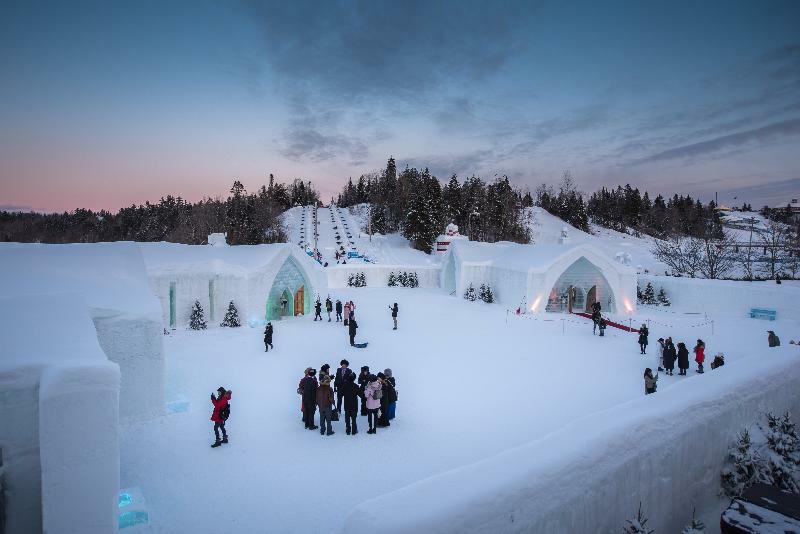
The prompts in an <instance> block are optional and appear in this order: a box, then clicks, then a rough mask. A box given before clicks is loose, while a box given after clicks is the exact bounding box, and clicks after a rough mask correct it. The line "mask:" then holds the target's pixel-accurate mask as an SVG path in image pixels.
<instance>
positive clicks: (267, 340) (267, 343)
mask: <svg viewBox="0 0 800 534" xmlns="http://www.w3.org/2000/svg"><path fill="white" fill-rule="evenodd" d="M274 348H275V347H273V346H272V323H267V327H266V328H264V352H269V349H274Z"/></svg>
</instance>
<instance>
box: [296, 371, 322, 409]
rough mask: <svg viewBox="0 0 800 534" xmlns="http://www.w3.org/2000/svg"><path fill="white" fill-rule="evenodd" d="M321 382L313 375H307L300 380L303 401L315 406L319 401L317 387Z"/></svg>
mask: <svg viewBox="0 0 800 534" xmlns="http://www.w3.org/2000/svg"><path fill="white" fill-rule="evenodd" d="M318 388H319V384H318V383H317V379H316V378H315V377H313V376H307V377H305V378H303V380H301V381H300V391H302V392H303V403H304V404H306V405H309V406H313V405H315V404H316V403H317V389H318Z"/></svg>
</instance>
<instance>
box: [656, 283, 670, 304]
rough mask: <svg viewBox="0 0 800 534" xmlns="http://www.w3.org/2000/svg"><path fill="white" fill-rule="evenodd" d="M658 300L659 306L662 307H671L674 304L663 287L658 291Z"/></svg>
mask: <svg viewBox="0 0 800 534" xmlns="http://www.w3.org/2000/svg"><path fill="white" fill-rule="evenodd" d="M656 299H657V300H658V304H660V305H661V306H670V305H671V304H672V301H671V300H669V297H668V296H667V294H666V292H665V291H664V288H663V287H662V288H661V289H659V290H658V297H656Z"/></svg>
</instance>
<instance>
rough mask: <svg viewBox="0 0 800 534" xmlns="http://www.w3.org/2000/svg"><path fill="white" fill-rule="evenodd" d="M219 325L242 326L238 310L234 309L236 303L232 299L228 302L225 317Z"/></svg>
mask: <svg viewBox="0 0 800 534" xmlns="http://www.w3.org/2000/svg"><path fill="white" fill-rule="evenodd" d="M220 326H228V327H231V328H237V327H239V326H242V323H241V322H239V310H237V309H236V305H235V304H234V303H233V301H231V302H230V304H228V311H227V312H225V318H224V319H223V320H222V322H221V323H220Z"/></svg>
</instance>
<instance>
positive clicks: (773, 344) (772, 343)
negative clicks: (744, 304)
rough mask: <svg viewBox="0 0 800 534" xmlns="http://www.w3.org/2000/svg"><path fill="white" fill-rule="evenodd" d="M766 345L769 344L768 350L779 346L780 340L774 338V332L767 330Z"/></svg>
mask: <svg viewBox="0 0 800 534" xmlns="http://www.w3.org/2000/svg"><path fill="white" fill-rule="evenodd" d="M767 343H768V344H769V347H770V348H772V347H780V346H781V340H780V338H779V337H778V336H776V335H775V332H773V331H772V330H767Z"/></svg>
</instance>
